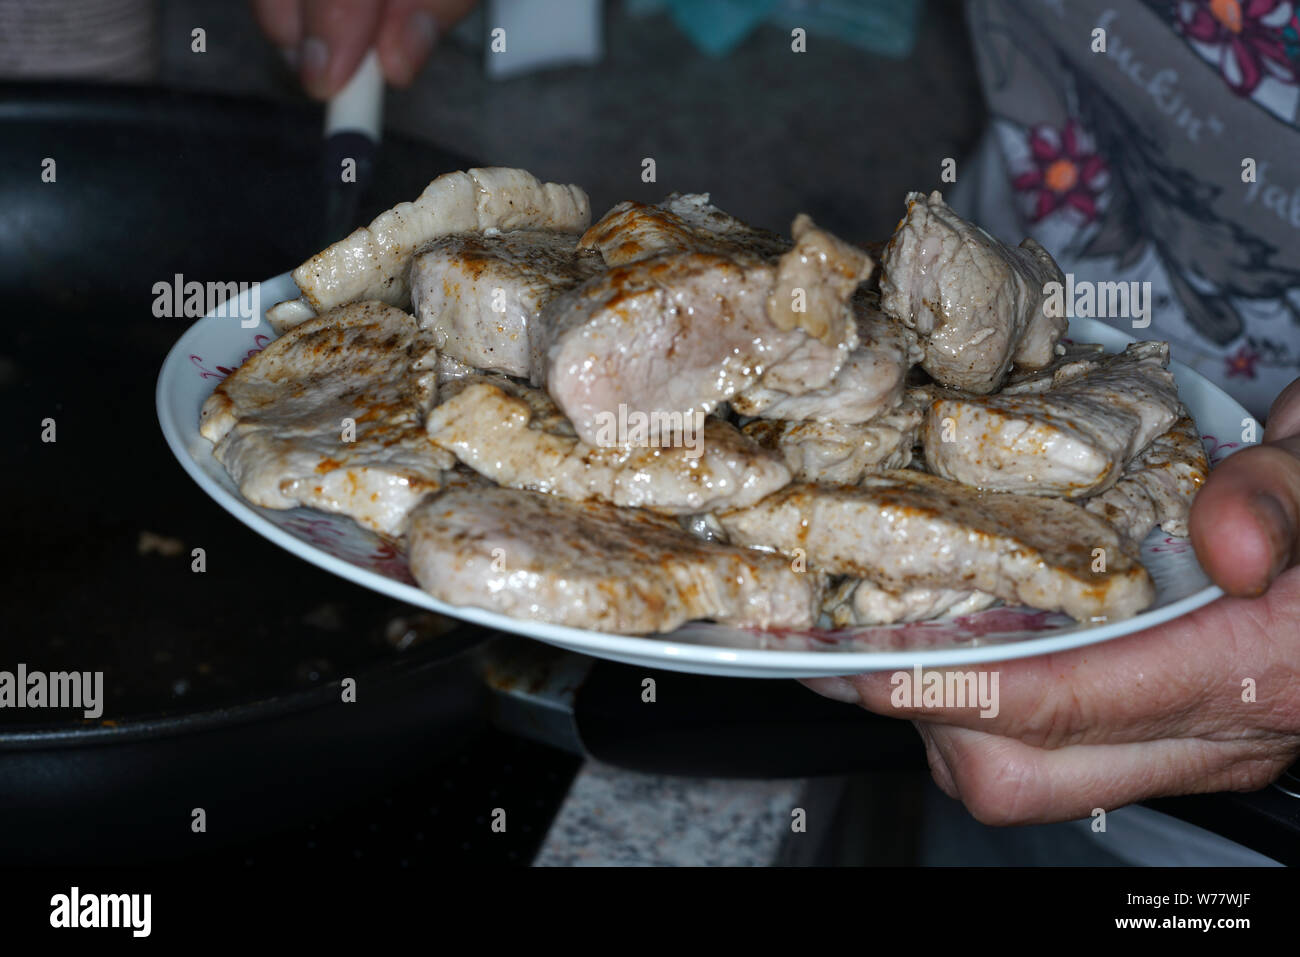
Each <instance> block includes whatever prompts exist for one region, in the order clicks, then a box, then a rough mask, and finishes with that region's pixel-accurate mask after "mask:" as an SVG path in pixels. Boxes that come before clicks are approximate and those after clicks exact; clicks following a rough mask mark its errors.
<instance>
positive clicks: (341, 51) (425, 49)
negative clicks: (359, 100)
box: [252, 0, 475, 100]
mask: <svg viewBox="0 0 1300 957" xmlns="http://www.w3.org/2000/svg"><path fill="white" fill-rule="evenodd" d="M474 3H475V0H252V4H253V13H254V15H255V16H256V17H257V22H258V24H260V25H261V27H262V31H263V32H264V33H265V34H266V35H267V36H268V37H270V39H271V42H273V43H274V44H276V46H278V47H279V48H280V49H281V50H283V51H285V52H286V56H287V57H288V58H289V62H290V63H291V64H294V65H295V66H296V67H297V69H298V71H299V76H300V78H301V80H302V85H303V89H305V90H306V91H307V93H308V94H309V95H311V96H314V97H316V98H317V99H320V100H325V99H329V98H330V97H331V96H333V95H334V94H335V93H337V92H338V91H339V89H340V88H341V87H342V86H343V85H344V84H345V83H347V81H348V80H349V79H351V78H352V74H353V73H355V72H356V69H357V66H358V65H359V64H360V63H361V59H362V57H364V56H365V55H366V51H367V50H370V49H371V48H372V47H373V48H374V49H375V50H377V51H378V53H379V62H380V65H381V66H382V68H383V71H384V77H385V79H387V80H388V82H389V83H391V84H393V85H394V86H407V85H409V84H410V83H411V81H412V80H414V79H415V77H416V74H417V73H419V71H420V68H421V67H422V66H423V65H424V62H425V61H426V60H427V59H428V58H429V53H430V51H432V49H433V45H434V43H435V42H436V41H437V38H438V36H439V35H440V34H441V33H442V32H445V31H446V30H447V29H448V28H450V27H451V26H452V24H454V23H455V22H456V21H457V20H459V19H460V18H461V17H463V16H465V14H467V13H468V12H469V11H470V10H471V9H473V7H474Z"/></svg>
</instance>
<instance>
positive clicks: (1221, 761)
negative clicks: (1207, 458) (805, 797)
mask: <svg viewBox="0 0 1300 957" xmlns="http://www.w3.org/2000/svg"><path fill="white" fill-rule="evenodd" d="M1298 528H1300V379H1298V380H1296V381H1295V382H1293V383H1291V385H1289V386H1288V387H1287V388H1286V389H1285V390H1283V392H1282V394H1281V395H1280V396H1279V397H1278V399H1277V401H1276V402H1275V403H1274V404H1273V408H1272V411H1271V412H1270V414H1269V418H1268V427H1267V428H1266V429H1265V431H1264V435H1263V440H1262V442H1261V443H1260V444H1259V445H1258V446H1254V447H1252V448H1248V449H1244V450H1242V451H1240V452H1238V453H1236V454H1235V455H1232V456H1230V457H1229V458H1228V459H1226V460H1224V462H1223V463H1222V464H1220V465H1219V467H1218V468H1216V469H1215V470H1214V471H1213V472H1212V473H1211V474H1210V478H1209V480H1208V481H1207V482H1206V484H1205V485H1204V486H1203V487H1202V489H1201V491H1200V493H1199V494H1198V495H1197V497H1196V500H1195V502H1194V503H1193V506H1192V514H1191V539H1192V543H1193V545H1194V547H1195V548H1196V553H1197V557H1198V558H1199V560H1200V563H1201V566H1202V567H1203V568H1204V569H1205V571H1206V573H1207V574H1208V575H1209V576H1210V577H1211V578H1212V579H1213V580H1214V581H1215V582H1216V583H1217V584H1218V585H1219V586H1220V587H1222V588H1223V590H1224V591H1225V592H1226V593H1227V595H1228V597H1224V598H1221V599H1219V600H1218V601H1215V602H1212V603H1211V604H1209V605H1206V606H1205V607H1203V608H1200V609H1198V610H1197V611H1195V612H1193V613H1191V614H1189V615H1186V616H1184V617H1182V618H1179V619H1177V620H1175V621H1172V622H1169V623H1168V624H1165V625H1161V626H1158V627H1156V628H1151V629H1148V630H1146V631H1143V632H1139V633H1137V634H1134V635H1130V636H1128V637H1126V638H1122V639H1119V640H1116V641H1111V642H1106V643H1103V644H1099V645H1093V646H1091V647H1087V648H1081V649H1077V650H1074V651H1069V652H1062V653H1060V654H1053V655H1044V656H1041V657H1037V658H1028V659H1021V660H1017V661H1010V662H1004V663H1001V664H993V665H989V666H987V669H988V670H990V671H997V672H999V678H998V690H999V693H1000V694H999V698H1000V700H999V709H998V713H997V714H996V716H994V717H990V718H983V717H980V712H979V710H977V709H958V708H946V709H945V708H924V707H914V708H897V707H894V706H893V705H892V704H891V701H890V695H891V692H892V691H893V690H894V686H893V685H891V682H890V673H888V672H879V673H875V674H866V675H858V676H855V677H852V678H815V679H809V680H807V681H805V682H804V683H805V684H807V685H808V686H809V687H810V688H812V689H813V690H814V691H818V692H819V693H821V694H825V695H827V696H828V697H832V698H837V699H839V700H852V701H856V702H859V703H860V704H861V705H862V706H863V707H865V708H867V709H869V710H871V711H875V712H877V713H879V714H883V715H887V716H893V717H905V718H910V719H912V720H913V721H914V723H915V724H916V727H917V730H918V731H920V733H921V737H922V739H923V740H924V742H925V748H926V755H927V759H928V760H929V764H930V771H931V773H932V775H933V776H934V779H935V783H936V784H938V786H939V787H940V788H941V789H943V791H944V792H945V793H947V794H948V795H950V796H951V797H954V798H957V799H958V800H960V801H962V802H963V803H964V804H965V805H966V807H967V809H968V810H969V811H970V812H971V814H972V815H974V817H975V818H976V819H978V820H980V821H982V822H983V823H985V824H1035V823H1046V822H1050V821H1062V820H1069V819H1073V818H1080V817H1087V816H1088V815H1089V814H1091V813H1092V811H1093V809H1094V808H1098V807H1100V808H1103V809H1113V808H1116V807H1121V806H1123V805H1125V804H1131V803H1133V802H1135V801H1141V800H1145V799H1147V798H1153V797H1159V796H1164V795H1172V794H1188V793H1197V792H1211V791H1223V790H1232V791H1249V790H1255V789H1257V788H1260V787H1263V786H1264V785H1266V784H1267V783H1268V782H1269V781H1271V780H1273V779H1274V778H1276V777H1277V776H1278V774H1280V773H1281V772H1282V771H1283V770H1284V769H1285V768H1286V767H1287V766H1288V765H1289V764H1291V763H1292V762H1293V761H1295V760H1296V758H1297V756H1298V755H1300V567H1296V566H1297V563H1298V562H1300V535H1298V534H1297V529H1298ZM1247 678H1249V679H1251V680H1252V681H1253V687H1254V691H1255V700H1253V701H1249V700H1244V699H1245V698H1246V697H1247V696H1246V695H1245V692H1244V689H1243V682H1244V681H1245V679H1247Z"/></svg>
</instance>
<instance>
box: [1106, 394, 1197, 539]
mask: <svg viewBox="0 0 1300 957" xmlns="http://www.w3.org/2000/svg"><path fill="white" fill-rule="evenodd" d="M1185 412H1186V410H1184V413H1185ZM1209 474H1210V463H1209V460H1208V459H1207V458H1206V457H1205V446H1204V445H1203V444H1202V443H1201V436H1200V432H1199V430H1198V429H1197V428H1196V423H1195V422H1194V421H1193V420H1192V418H1191V416H1190V415H1187V414H1184V415H1183V416H1182V417H1181V418H1179V420H1178V421H1177V422H1175V423H1174V425H1173V428H1171V429H1170V430H1169V431H1168V432H1166V433H1165V434H1164V435H1160V436H1157V437H1156V438H1155V440H1154V441H1152V443H1151V444H1150V445H1148V446H1147V447H1146V449H1144V450H1143V451H1142V453H1141V454H1140V455H1138V457H1137V458H1135V459H1134V460H1133V461H1132V462H1130V463H1129V464H1128V467H1127V468H1126V469H1125V470H1124V474H1123V476H1121V477H1120V480H1119V482H1117V483H1116V484H1115V485H1114V487H1112V488H1110V489H1108V490H1107V491H1105V492H1103V493H1102V494H1100V495H1098V496H1096V497H1095V498H1090V499H1088V501H1087V502H1085V503H1084V508H1086V509H1087V510H1088V511H1090V512H1092V513H1093V514H1094V515H1100V516H1101V517H1102V518H1104V519H1105V520H1106V521H1108V522H1110V523H1111V525H1113V526H1115V528H1117V529H1119V530H1120V531H1121V532H1123V533H1124V534H1126V535H1128V536H1129V537H1130V538H1131V539H1133V540H1134V541H1135V542H1141V541H1142V539H1144V538H1146V536H1147V533H1148V532H1150V531H1151V529H1153V528H1155V526H1156V525H1159V526H1160V527H1161V528H1162V529H1163V530H1164V531H1165V532H1168V533H1169V534H1170V535H1178V536H1181V537H1183V538H1186V537H1187V535H1188V534H1189V530H1188V526H1187V519H1188V516H1190V515H1191V511H1192V499H1194V498H1195V497H1196V493H1197V491H1198V490H1199V489H1200V487H1201V486H1202V485H1204V484H1205V480H1206V478H1208V477H1209Z"/></svg>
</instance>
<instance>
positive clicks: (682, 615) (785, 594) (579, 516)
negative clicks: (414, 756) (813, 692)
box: [409, 488, 824, 634]
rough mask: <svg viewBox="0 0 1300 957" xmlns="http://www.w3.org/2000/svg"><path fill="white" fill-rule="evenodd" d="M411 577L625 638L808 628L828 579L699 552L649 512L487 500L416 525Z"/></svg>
mask: <svg viewBox="0 0 1300 957" xmlns="http://www.w3.org/2000/svg"><path fill="white" fill-rule="evenodd" d="M409 541H410V559H411V572H412V574H414V575H415V579H416V581H418V582H419V583H420V586H421V587H422V588H423V589H424V590H425V591H427V592H428V593H429V594H431V595H433V596H434V597H435V598H439V599H441V600H443V601H446V602H450V603H451V604H454V605H472V606H474V607H477V608H486V609H489V610H491V611H498V612H501V613H502V614H506V615H513V616H515V617H517V618H530V619H533V620H535V621H547V622H553V623H555V624H560V625H568V626H570V627H574V628H593V629H599V630H603V631H613V632H622V633H625V634H649V633H652V632H663V631H671V630H673V629H674V628H676V627H678V626H679V625H681V624H684V623H685V622H687V621H691V620H694V619H712V620H714V621H719V622H724V623H726V624H732V625H740V626H749V627H756V628H782V627H783V628H807V627H811V626H812V625H813V624H814V623H815V622H816V619H817V613H818V609H819V607H820V603H821V594H822V589H823V585H824V582H823V578H822V576H820V575H817V574H816V573H811V572H798V571H795V570H794V569H793V567H792V563H791V562H790V561H788V560H787V559H785V558H783V557H781V556H779V555H774V554H771V553H769V552H761V551H756V550H754V549H748V548H735V547H732V546H729V545H721V544H717V543H714V542H706V541H701V540H700V539H697V538H695V537H693V536H692V535H690V534H689V533H688V532H685V531H683V530H682V529H681V528H679V527H678V525H677V523H676V522H674V521H671V520H668V519H662V518H659V517H657V516H654V515H651V514H649V513H647V512H642V511H637V510H634V509H620V508H614V507H612V506H609V505H602V504H599V503H595V502H581V503H579V502H571V501H568V500H566V499H562V498H557V497H556V496H553V495H543V494H541V493H537V492H520V491H515V490H513V489H503V488H485V489H478V490H470V491H461V490H452V491H448V492H446V493H443V494H441V495H437V496H434V497H432V498H430V499H428V500H427V501H426V502H425V503H424V504H422V505H421V506H420V507H419V508H418V509H416V511H415V513H414V514H413V515H412V517H411V529H410V535H409Z"/></svg>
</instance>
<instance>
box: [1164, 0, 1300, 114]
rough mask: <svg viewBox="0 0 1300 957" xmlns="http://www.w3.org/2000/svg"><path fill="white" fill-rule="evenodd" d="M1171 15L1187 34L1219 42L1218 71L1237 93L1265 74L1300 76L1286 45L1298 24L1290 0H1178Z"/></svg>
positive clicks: (1290, 79) (1284, 78) (1289, 80)
mask: <svg viewBox="0 0 1300 957" xmlns="http://www.w3.org/2000/svg"><path fill="white" fill-rule="evenodd" d="M1175 15H1176V16H1177V18H1178V25H1179V28H1180V29H1181V30H1182V32H1183V34H1184V35H1185V36H1187V37H1190V38H1191V39H1193V40H1195V41H1197V42H1198V43H1204V44H1207V45H1213V46H1217V47H1218V48H1219V72H1220V73H1222V74H1223V79H1224V80H1225V81H1226V82H1227V84H1228V86H1229V88H1230V89H1231V90H1232V91H1233V92H1234V93H1236V94H1237V95H1238V96H1250V95H1251V94H1252V93H1254V92H1255V89H1256V87H1258V86H1259V84H1260V82H1261V81H1262V80H1263V79H1264V77H1265V76H1271V77H1273V78H1274V79H1277V80H1279V81H1281V82H1282V83H1286V84H1289V85H1295V84H1296V83H1297V82H1298V81H1300V63H1297V62H1296V60H1295V58H1294V52H1293V50H1292V51H1289V50H1288V46H1289V45H1291V44H1293V43H1294V40H1295V38H1296V35H1297V30H1300V22H1298V21H1297V18H1296V12H1295V5H1294V4H1293V3H1291V2H1290V0H1180V2H1179V3H1178V5H1177V7H1176V14H1175ZM1288 41H1290V43H1289V42H1288Z"/></svg>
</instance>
